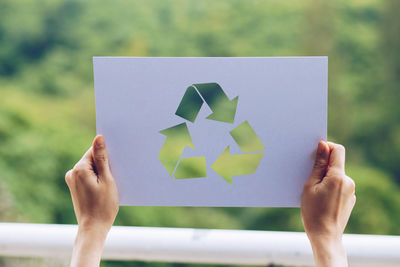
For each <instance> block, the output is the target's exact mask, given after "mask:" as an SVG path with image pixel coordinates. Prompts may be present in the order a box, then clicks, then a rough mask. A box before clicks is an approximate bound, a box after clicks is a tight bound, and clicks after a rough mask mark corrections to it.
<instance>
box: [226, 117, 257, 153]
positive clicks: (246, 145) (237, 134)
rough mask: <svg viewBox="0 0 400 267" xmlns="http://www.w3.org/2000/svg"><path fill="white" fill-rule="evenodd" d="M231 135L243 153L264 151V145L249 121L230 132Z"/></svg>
mask: <svg viewBox="0 0 400 267" xmlns="http://www.w3.org/2000/svg"><path fill="white" fill-rule="evenodd" d="M230 134H231V136H232V137H233V139H234V140H235V141H236V143H237V144H238V145H239V147H240V149H241V150H242V151H243V152H256V151H261V150H263V149H264V144H263V143H262V142H261V140H260V138H258V136H257V134H256V132H255V131H254V130H253V128H252V127H251V126H250V124H249V122H248V121H244V122H243V123H241V124H240V125H239V126H237V127H236V128H235V129H233V130H232V131H230Z"/></svg>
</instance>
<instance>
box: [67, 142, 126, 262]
mask: <svg viewBox="0 0 400 267" xmlns="http://www.w3.org/2000/svg"><path fill="white" fill-rule="evenodd" d="M65 180H66V182H67V184H68V187H69V190H70V192H71V197H72V202H73V205H74V210H75V215H76V219H77V221H78V224H79V227H78V234H77V236H76V239H75V244H74V248H73V252H72V259H71V266H73V267H76V266H85V267H89V266H90V267H92V266H93V267H94V266H96V267H97V266H99V264H100V258H101V252H102V250H103V246H104V242H105V239H106V237H107V234H108V231H109V230H110V228H111V226H112V224H113V222H114V220H115V217H116V216H117V213H118V208H119V204H118V203H119V202H118V190H117V186H116V184H115V181H114V178H113V176H112V174H111V170H110V166H109V164H108V156H107V150H106V147H105V143H104V138H103V136H96V138H95V139H94V141H93V145H92V147H91V148H90V149H89V150H88V151H87V152H86V153H85V155H83V157H82V159H81V160H80V161H79V162H78V163H77V164H75V166H74V168H73V169H72V170H70V171H68V172H67V174H66V176H65Z"/></svg>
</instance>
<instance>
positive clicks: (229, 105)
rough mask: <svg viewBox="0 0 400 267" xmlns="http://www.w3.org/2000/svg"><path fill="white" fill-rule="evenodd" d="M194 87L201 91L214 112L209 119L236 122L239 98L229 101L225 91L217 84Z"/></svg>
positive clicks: (203, 84) (201, 84)
mask: <svg viewBox="0 0 400 267" xmlns="http://www.w3.org/2000/svg"><path fill="white" fill-rule="evenodd" d="M193 86H194V87H195V88H196V89H197V90H198V91H199V93H200V95H201V96H202V97H203V99H204V101H206V103H207V105H208V106H209V107H210V109H211V110H212V112H213V113H212V114H211V115H209V116H208V117H207V119H209V120H215V121H222V122H227V123H233V122H234V120H235V114H236V106H237V103H238V99H239V97H238V96H237V97H235V98H233V99H232V100H229V98H228V96H227V95H226V94H225V92H224V90H222V88H221V86H219V84H217V83H198V84H193Z"/></svg>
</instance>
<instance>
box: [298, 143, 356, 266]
mask: <svg viewBox="0 0 400 267" xmlns="http://www.w3.org/2000/svg"><path fill="white" fill-rule="evenodd" d="M355 203H356V196H355V183H354V181H353V180H352V179H351V178H350V177H348V176H347V175H346V174H345V149H344V147H343V146H342V145H338V144H334V143H331V142H328V143H327V142H323V141H320V142H319V143H318V149H317V155H316V158H315V163H314V167H313V170H312V173H311V175H310V178H309V179H308V181H307V182H306V184H305V185H304V189H303V196H302V203H301V215H302V219H303V224H304V229H305V231H306V233H307V236H308V238H309V239H310V242H311V246H312V249H313V252H314V259H315V263H316V266H318V267H346V266H348V263H347V256H346V251H345V249H344V247H343V243H342V236H343V232H344V229H345V227H346V225H347V222H348V220H349V217H350V214H351V211H352V209H353V207H354V205H355Z"/></svg>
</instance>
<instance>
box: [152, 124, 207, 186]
mask: <svg viewBox="0 0 400 267" xmlns="http://www.w3.org/2000/svg"><path fill="white" fill-rule="evenodd" d="M160 133H161V134H163V135H165V136H167V139H165V142H164V144H163V146H162V147H161V150H160V153H159V154H158V157H159V159H160V161H161V164H162V165H163V166H164V167H165V168H166V169H167V171H168V173H169V174H170V175H171V176H173V175H174V176H175V178H177V179H184V178H195V177H206V176H207V168H206V161H205V158H204V157H193V158H183V159H181V161H180V162H179V159H180V158H181V155H182V154H183V151H184V149H185V147H186V146H188V147H190V148H192V149H194V145H193V142H192V138H191V137H190V133H189V130H188V128H187V125H186V123H181V124H178V125H175V126H172V127H170V128H167V129H165V130H162V131H160ZM178 163H179V164H178ZM175 168H176V170H175ZM174 170H175V173H174Z"/></svg>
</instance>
